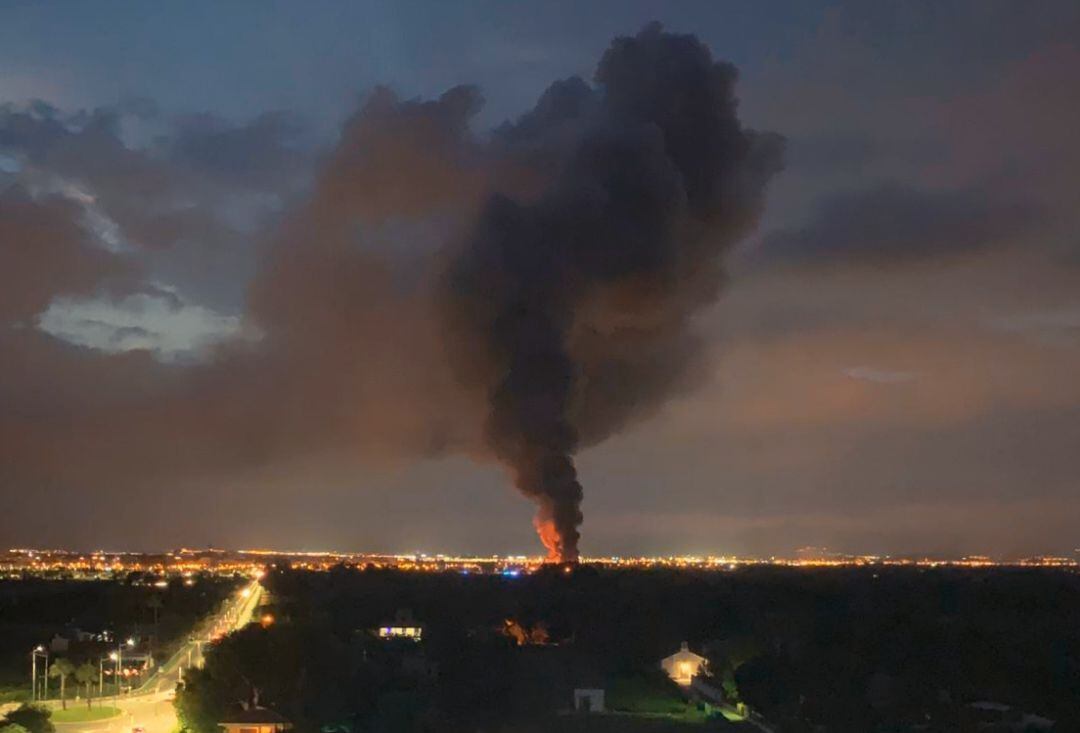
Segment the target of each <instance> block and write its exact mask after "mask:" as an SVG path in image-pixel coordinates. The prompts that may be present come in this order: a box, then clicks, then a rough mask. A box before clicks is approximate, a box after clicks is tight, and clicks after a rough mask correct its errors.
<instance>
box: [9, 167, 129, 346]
mask: <svg viewBox="0 0 1080 733" xmlns="http://www.w3.org/2000/svg"><path fill="white" fill-rule="evenodd" d="M79 217H80V211H79V208H78V207H77V206H76V205H74V204H72V203H71V202H70V201H66V200H64V199H62V198H60V197H48V198H45V199H42V200H34V199H33V198H31V197H30V195H29V194H28V193H27V192H26V191H24V190H22V189H21V188H19V187H12V188H9V189H7V190H5V191H3V192H0V328H8V327H10V325H11V324H12V323H20V324H26V323H27V321H28V319H32V318H33V316H35V315H37V314H38V313H40V312H41V311H42V310H44V309H45V307H46V306H48V304H49V302H50V301H51V300H52V298H53V297H55V296H57V295H89V294H92V293H93V292H94V291H95V290H96V289H97V288H98V287H99V286H101V285H102V284H104V283H105V282H107V281H118V280H119V279H126V277H127V276H128V275H130V274H131V270H132V266H131V263H130V262H128V261H127V260H125V259H124V258H121V257H118V256H116V255H113V254H111V253H109V252H106V251H104V250H102V249H101V248H100V247H97V246H95V245H94V244H93V242H92V238H91V237H90V236H89V235H88V233H87V232H86V231H85V230H84V229H83V227H81V226H80V224H79Z"/></svg>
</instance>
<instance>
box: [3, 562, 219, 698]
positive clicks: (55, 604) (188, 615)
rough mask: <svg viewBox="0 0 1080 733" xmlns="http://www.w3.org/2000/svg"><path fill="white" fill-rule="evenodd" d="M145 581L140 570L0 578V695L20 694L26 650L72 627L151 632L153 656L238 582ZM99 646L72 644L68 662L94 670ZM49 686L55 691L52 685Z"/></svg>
mask: <svg viewBox="0 0 1080 733" xmlns="http://www.w3.org/2000/svg"><path fill="white" fill-rule="evenodd" d="M151 580H152V579H148V578H146V577H144V576H143V575H142V574H141V573H131V574H127V575H123V576H120V577H118V578H117V579H115V580H70V579H37V578H27V579H20V580H0V693H2V692H3V690H4V689H5V688H6V689H8V690H10V691H11V692H12V693H16V694H28V693H29V687H30V680H29V674H30V671H29V666H30V659H29V655H30V650H31V649H32V648H33V647H34V646H36V645H38V644H48V642H49V640H50V639H51V638H52V636H53V635H54V634H60V635H61V636H65V635H70V634H71V630H72V629H73V628H78V629H80V630H82V631H85V632H90V633H95V634H96V633H99V632H102V631H105V630H108V631H111V632H112V633H113V635H114V638H126V637H127V636H136V637H139V638H152V639H153V641H154V644H153V646H154V650H155V653H156V655H158V656H166V655H167V654H169V653H170V651H171V650H172V649H173V647H174V646H175V645H177V644H178V643H180V642H181V641H182V640H184V639H185V638H186V637H187V634H188V633H190V630H191V628H192V627H193V626H194V625H195V623H196V622H198V621H199V620H200V619H201V618H203V617H204V616H206V615H207V614H208V613H210V612H211V611H212V610H214V609H215V608H217V607H218V606H219V605H220V604H221V602H222V601H223V600H224V599H225V597H226V596H227V595H228V593H229V592H230V591H231V590H232V589H234V588H235V587H236V585H237V582H238V581H236V580H233V579H231V578H218V577H214V576H210V575H207V576H204V577H199V578H197V579H196V582H195V583H194V584H193V585H190V586H189V585H185V584H184V583H183V581H181V580H180V579H174V580H172V581H170V582H169V583H168V585H167V587H165V588H157V587H155V586H153V585H152V583H151V582H150V581H151ZM154 599H157V600H156V601H155V600H154ZM159 604H160V605H159ZM155 616H156V619H155ZM107 652H108V648H107V647H106V646H100V648H99V647H98V646H95V645H93V644H84V645H72V646H71V648H70V649H69V652H67V653H66V656H67V657H68V658H69V660H70V661H71V662H72V663H73V664H75V665H76V666H79V665H80V664H82V663H83V662H90V663H92V664H93V665H94V669H95V676H96V670H97V666H96V665H97V659H98V657H99V656H101V655H102V654H106V653H107ZM68 681H69V682H73V681H74V680H73V679H69V680H68ZM52 686H53V689H54V692H55V690H56V689H57V688H58V687H59V683H58V682H53V683H52Z"/></svg>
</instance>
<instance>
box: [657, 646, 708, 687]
mask: <svg viewBox="0 0 1080 733" xmlns="http://www.w3.org/2000/svg"><path fill="white" fill-rule="evenodd" d="M705 662H706V660H705V657H703V656H701V655H700V654H694V653H693V652H692V651H690V647H689V646H688V645H687V643H686V642H685V641H684V642H683V643H682V648H681V649H679V651H677V652H675V653H674V654H672V655H671V656H670V657H664V658H663V659H661V660H660V669H662V670H664V671H665V672H666V673H667V676H668V677H670V678H671V679H673V680H675V682H677V683H678V684H680V685H682V686H684V687H687V686H689V685H690V682H691V681H692V680H693V679H694V675H696V674H698V673H699V672H701V671H702V667H703V666H704V665H705Z"/></svg>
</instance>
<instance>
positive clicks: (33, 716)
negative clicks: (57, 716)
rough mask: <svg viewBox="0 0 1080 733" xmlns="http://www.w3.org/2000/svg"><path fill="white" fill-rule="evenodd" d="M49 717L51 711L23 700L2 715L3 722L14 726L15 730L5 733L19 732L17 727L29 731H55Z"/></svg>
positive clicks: (35, 732) (51, 732)
mask: <svg viewBox="0 0 1080 733" xmlns="http://www.w3.org/2000/svg"><path fill="white" fill-rule="evenodd" d="M51 717H52V713H50V712H49V710H48V708H44V707H42V706H40V705H31V704H30V703H28V702H24V703H23V704H22V705H20V706H19V707H17V708H16V709H15V710H12V711H10V712H9V713H8V714H7V715H6V716H5V717H4V719H3V722H4V724H6V725H7V726H15V727H16V730H14V731H7V733H19V731H18V730H17V729H18V728H22V729H23V730H27V731H29V732H30V733H56V728H55V727H53V724H52V721H51V720H50V719H49V718H51Z"/></svg>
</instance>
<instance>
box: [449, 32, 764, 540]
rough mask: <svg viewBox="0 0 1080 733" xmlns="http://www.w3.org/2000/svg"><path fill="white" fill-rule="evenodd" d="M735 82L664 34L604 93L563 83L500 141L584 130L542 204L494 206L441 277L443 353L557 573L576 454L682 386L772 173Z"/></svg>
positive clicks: (574, 533)
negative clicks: (695, 320) (476, 408)
mask: <svg viewBox="0 0 1080 733" xmlns="http://www.w3.org/2000/svg"><path fill="white" fill-rule="evenodd" d="M735 80H736V71H735V69H734V68H733V67H732V66H731V65H729V64H725V63H718V62H715V61H714V60H713V58H712V56H711V54H710V53H709V51H708V49H707V48H706V47H705V46H703V45H702V44H701V43H699V42H698V41H697V40H696V39H695V38H693V37H691V36H682V35H673V34H668V33H665V32H663V31H662V29H661V28H660V26H659V25H652V26H649V27H647V28H646V29H645V30H643V31H642V32H641V33H639V34H638V35H637V36H636V37H633V38H620V39H618V40H616V41H615V43H614V44H613V45H612V47H611V48H610V49H609V50H608V51H607V53H606V54H605V55H604V57H603V59H602V60H601V62H600V65H599V68H598V70H597V72H596V82H597V85H598V88H597V90H596V91H592V90H590V89H589V88H588V87H587V86H586V85H585V84H584V83H582V82H581V81H580V80H570V81H566V82H559V83H557V84H556V85H554V86H553V87H552V88H551V90H550V91H549V92H548V94H547V95H545V97H544V99H543V100H542V103H541V105H540V106H539V107H538V109H537V111H536V112H534V113H532V114H530V115H527V116H526V117H525V118H523V120H522V121H521V123H520V124H519V125H518V127H517V128H516V129H513V128H512V129H510V130H508V131H504V134H505V136H506V137H507V138H508V139H511V140H516V141H517V142H518V144H520V140H522V139H525V140H528V139H530V138H536V137H537V136H540V135H543V134H544V133H545V132H546V131H547V130H548V129H550V127H551V126H553V125H557V126H559V127H561V128H564V129H565V128H566V126H567V125H568V123H570V122H571V121H573V119H572V118H573V117H574V116H575V115H579V114H580V115H583V118H582V119H580V120H578V122H579V127H580V133H579V134H577V135H572V136H567V135H566V134H565V132H562V133H560V134H559V135H558V136H556V137H555V138H554V139H556V140H558V139H560V138H561V139H562V140H563V141H564V142H567V143H568V144H569V147H568V149H566V150H560V151H558V152H557V153H556V154H557V155H558V156H559V158H560V168H559V170H558V171H557V172H556V173H555V175H554V180H553V181H552V182H551V183H550V185H549V186H548V187H547V189H546V190H545V191H544V192H543V193H542V194H541V195H540V196H539V198H537V199H536V200H534V201H528V202H522V201H519V200H516V199H514V198H511V197H509V196H505V195H501V194H495V195H494V196H492V198H491V199H490V200H489V201H488V203H487V204H486V206H485V208H484V210H483V212H482V214H481V216H480V219H479V221H478V222H477V223H476V224H475V226H474V227H473V229H472V231H471V233H470V235H469V236H468V238H467V242H466V243H465V244H464V246H463V248H462V250H461V251H460V253H459V254H458V256H457V258H456V259H455V260H454V261H453V263H452V264H451V266H450V268H449V272H448V274H447V278H446V289H447V297H448V300H449V305H450V312H449V316H448V317H449V320H450V324H451V328H450V329H449V333H450V334H451V341H452V344H451V348H452V352H453V353H454V354H455V357H456V361H457V363H458V365H459V369H460V370H461V373H462V374H463V375H464V376H465V378H466V379H467V380H469V381H471V382H472V383H474V384H475V385H477V386H478V387H479V389H480V391H481V392H482V393H483V395H484V397H485V398H486V400H487V406H488V410H487V417H486V424H485V429H484V435H485V439H486V442H487V444H488V445H489V446H490V448H491V450H492V452H493V453H494V454H495V456H497V457H498V458H499V460H501V461H503V462H504V463H505V464H506V465H507V466H508V467H509V469H510V471H511V473H512V475H513V479H514V482H515V484H516V485H517V487H518V488H519V489H520V490H521V491H522V492H523V493H524V494H525V495H526V496H528V497H530V498H531V499H533V500H534V501H535V502H536V503H537V505H538V510H537V515H536V526H537V530H538V532H539V534H540V537H541V539H542V541H543V542H544V544H545V545H546V546H547V548H548V551H549V555H550V557H552V558H553V559H558V560H564V561H567V560H570V561H572V560H576V559H577V558H578V539H579V532H578V527H579V525H580V524H581V522H582V513H581V500H582V487H581V484H580V482H579V481H578V477H577V472H576V470H575V466H574V458H573V457H574V454H575V453H576V452H577V451H578V449H579V448H580V447H581V446H582V445H583V444H584V443H585V442H596V441H598V440H602V439H604V438H605V437H607V436H608V435H610V434H611V433H612V432H613V431H614V430H616V429H617V428H618V427H619V426H620V425H621V424H622V423H624V422H625V421H626V420H627V419H629V418H630V417H632V416H634V415H636V414H640V413H642V412H644V411H647V410H648V409H649V408H650V407H652V406H654V405H655V404H656V403H657V402H658V401H659V400H661V399H663V398H664V397H666V396H668V395H669V394H670V393H671V391H672V390H673V389H675V388H676V386H677V385H679V384H680V383H682V382H683V381H684V380H685V379H686V378H687V377H688V375H689V374H690V373H691V371H692V366H693V363H694V359H695V356H696V355H697V349H696V348H695V343H694V338H693V335H692V333H691V331H690V319H691V317H692V315H693V314H694V313H695V312H696V311H697V310H699V309H700V308H702V307H703V306H705V305H707V304H708V303H710V302H712V301H713V299H714V298H715V297H716V295H717V292H718V289H719V286H720V283H721V281H722V270H721V262H720V258H719V256H720V255H721V254H722V253H723V252H724V250H725V249H727V248H728V247H729V246H730V245H731V244H732V243H734V242H735V241H736V240H738V239H739V238H740V237H742V236H743V235H745V234H746V232H747V230H748V229H749V228H750V227H751V226H752V225H753V224H754V223H755V222H756V220H757V217H758V214H759V211H760V209H761V206H762V202H763V194H764V189H765V185H766V183H767V181H768V180H769V178H770V177H771V176H772V174H773V173H775V172H776V171H777V170H778V169H779V165H780V152H781V151H780V145H779V140H778V139H777V138H776V137H775V136H771V135H757V134H755V133H753V132H750V131H748V130H745V129H743V127H742V126H741V125H740V123H739V120H738V117H737V115H736V100H735V96H734V85H735ZM515 133H518V134H515Z"/></svg>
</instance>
